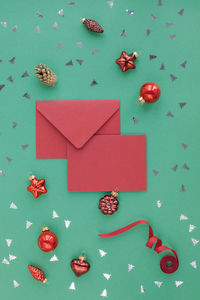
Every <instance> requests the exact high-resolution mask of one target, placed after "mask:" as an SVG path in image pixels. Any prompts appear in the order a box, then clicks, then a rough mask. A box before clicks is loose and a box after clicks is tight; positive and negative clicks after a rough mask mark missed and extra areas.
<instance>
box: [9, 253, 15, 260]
mask: <svg viewBox="0 0 200 300" xmlns="http://www.w3.org/2000/svg"><path fill="white" fill-rule="evenodd" d="M16 258H17V256H15V255H12V254H9V260H10V261H12V260H15V259H16Z"/></svg>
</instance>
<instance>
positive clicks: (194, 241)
mask: <svg viewBox="0 0 200 300" xmlns="http://www.w3.org/2000/svg"><path fill="white" fill-rule="evenodd" d="M191 241H192V243H193V245H194V246H196V245H197V244H198V242H199V240H196V239H194V238H191Z"/></svg>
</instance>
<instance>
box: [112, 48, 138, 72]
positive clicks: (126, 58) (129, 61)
mask: <svg viewBox="0 0 200 300" xmlns="http://www.w3.org/2000/svg"><path fill="white" fill-rule="evenodd" d="M136 58H138V54H137V52H133V53H132V54H131V55H128V54H127V53H126V52H125V51H122V53H121V56H120V58H118V59H117V60H116V61H115V62H116V64H118V65H119V66H120V67H121V69H122V72H125V71H127V70H128V69H135V68H136V67H135V64H134V61H135V60H136Z"/></svg>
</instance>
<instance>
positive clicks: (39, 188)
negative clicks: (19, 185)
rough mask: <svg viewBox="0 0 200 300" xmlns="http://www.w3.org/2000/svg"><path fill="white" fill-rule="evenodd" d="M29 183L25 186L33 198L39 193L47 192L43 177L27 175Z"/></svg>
mask: <svg viewBox="0 0 200 300" xmlns="http://www.w3.org/2000/svg"><path fill="white" fill-rule="evenodd" d="M29 180H30V182H31V184H30V185H29V186H28V187H27V190H28V191H29V192H31V193H32V194H33V196H34V197H35V198H38V197H39V196H40V195H41V194H45V193H47V189H46V187H45V179H39V180H38V179H37V178H36V177H35V176H34V175H32V176H30V177H29Z"/></svg>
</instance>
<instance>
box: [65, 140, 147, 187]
mask: <svg viewBox="0 0 200 300" xmlns="http://www.w3.org/2000/svg"><path fill="white" fill-rule="evenodd" d="M68 157H69V159H68V163H67V171H68V176H67V177H68V191H73V192H81V191H84V192H85V191H112V190H115V189H117V190H119V191H145V190H146V188H147V186H146V185H147V183H146V136H145V135H121V136H120V135H99V136H97V135H96V136H94V137H93V138H92V139H91V140H90V141H89V143H87V144H86V145H85V146H84V147H83V148H82V149H81V150H79V149H76V148H75V147H73V146H72V145H69V147H68Z"/></svg>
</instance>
